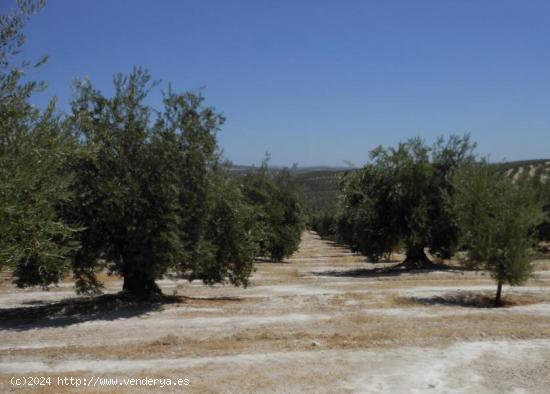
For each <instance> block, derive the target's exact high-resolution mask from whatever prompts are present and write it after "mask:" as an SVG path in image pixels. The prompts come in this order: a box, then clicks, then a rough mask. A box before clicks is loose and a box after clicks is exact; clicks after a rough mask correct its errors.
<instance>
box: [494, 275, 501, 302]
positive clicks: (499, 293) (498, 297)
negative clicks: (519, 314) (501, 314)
mask: <svg viewBox="0 0 550 394" xmlns="http://www.w3.org/2000/svg"><path fill="white" fill-rule="evenodd" d="M501 294H502V281H500V280H499V281H498V284H497V295H496V297H495V306H502V300H501Z"/></svg>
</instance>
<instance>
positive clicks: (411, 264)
mask: <svg viewBox="0 0 550 394" xmlns="http://www.w3.org/2000/svg"><path fill="white" fill-rule="evenodd" d="M401 265H402V266H404V267H406V268H410V269H426V268H434V266H435V264H434V263H433V262H432V261H431V260H430V259H429V258H428V256H426V253H425V252H424V247H423V246H416V247H409V248H407V256H406V258H405V261H403V263H402V264H401Z"/></svg>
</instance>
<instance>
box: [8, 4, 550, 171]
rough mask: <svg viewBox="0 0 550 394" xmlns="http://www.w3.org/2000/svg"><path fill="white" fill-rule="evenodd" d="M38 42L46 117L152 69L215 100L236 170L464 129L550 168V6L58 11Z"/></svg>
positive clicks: (492, 147)
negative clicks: (76, 91) (77, 85)
mask: <svg viewBox="0 0 550 394" xmlns="http://www.w3.org/2000/svg"><path fill="white" fill-rule="evenodd" d="M13 2H14V1H13V0H0V4H2V5H1V8H3V10H2V11H4V10H5V9H7V8H9V7H11V5H12V4H13ZM26 33H27V39H28V43H27V45H26V46H25V51H24V55H25V57H26V58H30V59H34V58H37V57H39V56H40V55H42V54H48V55H50V61H49V63H48V64H47V65H45V66H44V67H42V69H40V71H39V72H37V73H36V74H35V75H34V76H35V77H36V78H39V79H43V80H46V81H47V82H48V83H49V89H48V91H47V93H45V94H42V95H41V97H37V98H36V101H37V103H38V104H40V103H43V102H44V101H45V99H46V98H47V97H49V96H51V95H57V96H58V97H59V100H60V105H61V107H62V108H67V103H68V100H69V97H70V92H71V89H70V86H71V84H70V81H71V80H72V79H73V78H76V77H78V78H81V77H85V76H89V77H90V78H91V79H92V81H93V82H94V83H95V84H96V86H98V87H99V88H100V89H102V90H104V91H106V92H108V91H109V87H110V83H111V77H112V74H113V73H115V72H118V71H124V72H127V71H129V70H131V67H132V65H142V66H145V67H147V68H148V69H149V70H150V71H151V73H152V74H153V75H154V76H155V77H156V78H159V79H162V80H163V81H165V82H171V83H172V84H173V87H174V88H175V89H177V90H192V89H197V88H201V87H205V90H204V94H205V96H206V98H207V101H208V103H209V104H210V105H213V106H215V107H216V108H217V109H218V110H220V111H221V112H223V113H224V114H225V116H226V117H227V122H226V124H225V126H224V127H223V130H222V131H221V132H220V134H219V140H220V145H221V147H222V148H223V149H224V152H225V156H226V157H227V158H229V159H230V160H232V161H233V162H235V163H239V164H251V163H254V162H255V163H257V162H259V161H260V160H261V158H262V157H263V155H264V152H265V151H266V150H268V151H270V152H271V155H272V163H273V164H276V165H281V164H282V165H290V164H292V163H294V162H298V163H299V164H300V166H309V165H343V161H344V160H349V161H351V162H353V163H355V164H357V165H360V164H363V163H364V162H365V161H366V159H367V157H368V152H369V151H370V150H371V149H372V148H373V147H375V146H377V145H379V144H383V145H393V144H396V143H397V142H398V141H400V140H403V139H406V138H408V137H411V136H415V135H420V136H422V137H424V138H426V139H427V140H428V141H432V140H433V139H434V138H435V137H436V136H437V135H442V134H449V133H463V132H470V133H471V134H472V136H473V138H474V140H476V141H477V142H478V143H479V152H480V153H482V154H490V156H491V159H492V160H493V161H500V160H503V159H507V160H519V159H528V158H548V157H550V2H549V1H530V0H524V1H521V0H517V1H506V0H499V1H477V0H471V1H468V0H464V1H460V0H452V1H451V0H447V1H445V0H433V1H428V0H422V1H383V0H376V1H375V0H372V1H343V0H342V1H336V0H334V1H320V0H317V1H300V0H295V1H290V0H289V1H284V0H277V1H273V0H270V1H262V0H254V1H236V0H232V1H222V0H220V1H208V0H200V1H199V0H193V1H190V0H181V1H176V0H173V1H169V0H156V1H153V0H148V1H145V0H132V1H129V0H126V1H122V0H49V1H48V2H47V5H46V8H45V9H44V11H42V12H41V13H40V14H39V15H37V16H35V17H33V18H32V19H31V21H30V23H29V25H28V27H27V29H26ZM153 100H158V97H157V98H155V97H153Z"/></svg>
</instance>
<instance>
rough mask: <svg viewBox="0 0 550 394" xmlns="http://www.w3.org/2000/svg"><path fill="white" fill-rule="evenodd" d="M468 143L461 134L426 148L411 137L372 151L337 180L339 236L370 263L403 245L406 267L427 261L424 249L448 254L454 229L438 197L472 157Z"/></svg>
mask: <svg viewBox="0 0 550 394" xmlns="http://www.w3.org/2000/svg"><path fill="white" fill-rule="evenodd" d="M474 146H475V145H474V144H472V143H471V142H470V138H469V136H468V135H465V136H463V137H459V136H451V137H450V138H448V139H447V140H444V139H442V138H441V139H438V140H437V142H436V143H435V144H434V145H433V146H431V147H430V146H428V145H426V143H425V142H424V141H423V140H421V139H420V138H413V139H410V140H408V141H406V142H403V143H400V144H399V145H398V147H397V148H384V147H378V148H376V149H374V150H373V151H372V152H371V155H370V158H371V161H370V163H368V164H367V165H366V166H365V167H364V168H363V169H361V170H359V171H356V172H353V173H350V174H349V175H348V176H347V177H345V178H344V180H343V182H342V185H341V199H340V207H339V209H340V215H339V218H338V225H337V228H338V234H339V236H340V238H341V239H342V240H343V241H344V242H347V243H349V244H350V245H352V247H353V248H354V249H356V250H359V251H361V252H362V253H363V254H365V255H367V256H369V257H370V258H371V259H372V260H374V261H376V260H378V259H379V258H380V257H381V256H382V255H384V254H387V253H389V252H391V251H392V249H393V248H394V247H395V246H396V245H397V244H403V245H404V246H405V248H406V259H405V262H404V265H405V266H407V267H410V268H423V267H429V266H432V265H433V263H432V262H431V261H430V260H429V258H428V257H427V255H426V254H425V248H429V249H430V251H431V252H432V253H433V254H435V255H438V256H440V257H444V258H445V257H449V256H450V255H451V254H452V252H453V250H454V248H455V246H456V243H457V236H458V232H457V229H456V227H455V226H454V220H453V218H452V213H451V212H450V211H449V210H448V209H447V208H446V206H445V204H444V200H445V198H444V196H445V195H446V194H449V193H450V194H452V191H453V190H452V189H453V187H452V184H451V175H452V174H453V172H454V171H455V170H456V169H457V168H459V167H460V166H462V165H464V164H466V163H469V162H472V161H474V160H475V156H474V154H473V149H474Z"/></svg>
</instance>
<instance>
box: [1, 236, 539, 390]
mask: <svg viewBox="0 0 550 394" xmlns="http://www.w3.org/2000/svg"><path fill="white" fill-rule="evenodd" d="M394 257H395V258H396V259H398V258H399V257H400V256H394ZM378 267H379V266H378ZM536 267H537V271H536V273H535V276H534V278H533V279H531V280H530V281H529V282H528V283H526V285H525V286H522V287H514V288H510V287H505V288H504V294H505V297H506V298H505V299H507V300H508V303H509V306H508V307H505V308H498V309H497V308H487V307H483V302H484V300H485V298H484V297H489V296H490V297H492V296H493V294H494V291H495V284H494V283H493V282H492V281H491V279H490V278H489V276H488V275H487V274H485V273H482V272H472V271H463V270H460V269H456V270H454V269H453V270H445V271H430V272H416V273H395V274H391V275H390V274H385V273H375V272H373V271H369V269H372V268H375V267H374V266H373V265H372V264H368V263H366V262H365V261H364V258H363V257H361V256H358V255H355V254H352V253H351V252H350V251H349V250H347V249H345V248H343V247H340V246H337V245H334V244H332V243H330V242H327V241H322V240H320V239H319V238H318V237H317V236H316V235H315V234H313V233H309V232H308V233H304V235H303V240H302V244H301V246H300V250H299V251H298V252H297V253H296V254H295V255H294V256H293V257H292V258H290V259H288V260H286V261H285V262H284V263H280V264H271V263H258V264H257V271H256V272H255V273H254V275H253V277H252V280H251V285H250V286H249V287H248V288H246V289H243V288H234V287H231V286H229V285H227V286H223V285H216V286H213V287H209V286H204V285H202V284H201V283H198V282H193V283H188V282H184V281H175V280H169V279H165V280H162V281H159V284H160V285H161V287H162V288H163V291H164V292H165V293H166V294H169V295H178V296H181V297H180V298H179V301H176V302H171V303H164V304H158V305H151V306H147V307H134V308H129V307H128V308H126V307H120V308H112V309H109V310H107V311H96V312H95V313H81V314H78V313H77V314H74V313H72V314H69V313H64V308H65V306H64V305H66V304H65V303H66V302H70V301H71V300H72V299H75V297H76V296H75V295H74V291H73V289H72V284H71V283H62V284H61V285H60V286H59V287H57V288H54V289H52V290H50V291H39V290H36V289H33V290H18V289H15V288H13V286H12V285H11V284H10V283H9V281H8V280H7V278H4V281H3V283H2V284H1V287H0V308H1V310H0V392H48V393H65V392H82V391H85V392H143V393H150V392H197V393H199V392H200V393H204V392H233V393H243V392H281V393H283V392H315V393H334V392H373V393H374V392H376V393H378V392H395V393H411V392H412V393H414V392H433V393H441V392H451V393H455V392H470V393H489V392H494V393H504V392H510V393H511V392H514V393H548V392H549V390H550V261H549V260H540V261H537V262H536ZM106 279H107V280H106V288H105V290H106V292H107V293H114V292H117V291H119V290H120V287H121V282H120V280H119V278H114V277H106ZM67 300H69V301H67ZM60 302H61V303H60ZM52 305H54V306H55V305H58V306H59V308H57V309H56V312H55V313H53V312H51V310H52V309H48V308H51V306H52ZM36 311H42V312H43V313H46V315H45V316H44V318H41V319H39V320H34V321H29V320H25V321H20V320H14V314H15V315H17V314H18V313H22V314H26V313H31V314H32V313H35V312H36ZM44 311H45V312H44ZM48 313H52V315H48ZM6 316H7V317H6ZM31 376H32V377H37V376H38V377H41V376H44V377H47V376H49V377H52V379H53V380H52V384H50V385H45V386H38V387H36V386H34V387H28V386H27V387H17V386H13V385H12V384H11V383H10V380H11V379H12V377H19V378H23V377H31ZM58 377H75V378H76V377H78V378H81V379H87V382H88V383H87V384H90V382H92V381H95V382H96V383H98V382H99V381H98V380H97V379H98V378H118V379H119V381H117V382H116V385H114V386H103V387H97V386H96V387H95V388H91V387H79V388H75V387H71V386H67V385H63V386H59V385H58V384H57V383H58V382H57V378H58ZM146 377H148V378H169V379H172V380H173V381H175V380H176V379H189V385H187V386H177V387H175V386H164V387H160V385H159V384H160V383H159V384H157V385H156V386H135V385H134V386H128V385H125V384H126V383H127V382H122V381H120V379H123V378H137V379H144V378H146ZM121 384H122V385H121Z"/></svg>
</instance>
